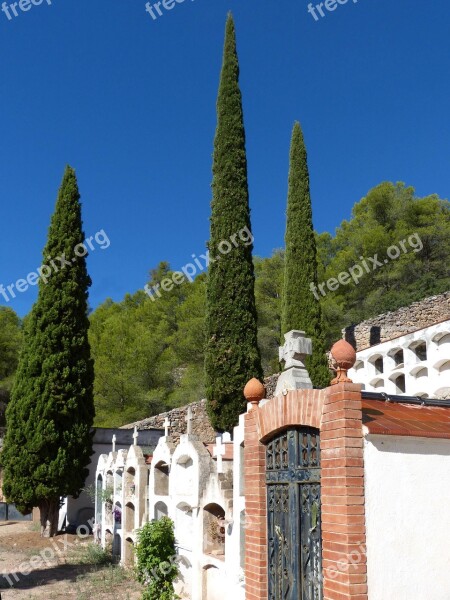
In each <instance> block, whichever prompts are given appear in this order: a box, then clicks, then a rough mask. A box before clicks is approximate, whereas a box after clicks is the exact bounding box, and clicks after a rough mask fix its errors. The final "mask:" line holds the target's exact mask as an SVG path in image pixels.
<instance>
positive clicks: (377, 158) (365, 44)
mask: <svg viewBox="0 0 450 600" xmlns="http://www.w3.org/2000/svg"><path fill="white" fill-rule="evenodd" d="M7 4H10V2H9V1H8V2H7ZM313 4H317V2H314V3H313ZM307 5H308V2H307V1H306V0H285V1H284V2H282V1H280V0H278V2H269V1H268V0H194V1H189V0H186V1H185V2H184V3H179V4H176V5H175V7H174V9H173V10H171V11H164V14H163V16H161V17H158V19H157V20H153V19H152V18H151V16H150V14H149V13H146V12H145V0H52V2H51V5H48V3H47V0H44V1H43V4H42V5H40V6H33V7H32V8H31V9H30V10H29V11H28V12H21V11H20V10H19V13H18V16H17V17H13V18H12V19H11V20H8V19H7V17H6V14H5V13H3V12H0V56H1V57H2V58H1V76H0V86H1V87H0V109H1V110H0V197H1V199H2V216H3V218H2V219H1V221H0V252H1V269H0V283H3V284H4V285H8V284H10V283H12V282H15V281H16V280H17V279H19V278H22V277H26V276H27V274H28V273H29V272H31V271H34V270H35V268H36V267H37V266H38V265H39V264H40V262H41V252H42V248H43V246H44V244H45V240H46V235H47V228H48V225H49V221H50V216H51V214H52V212H53V209H54V203H55V199H56V194H57V189H58V187H59V184H60V180H61V177H62V174H63V170H64V166H65V164H66V163H69V164H71V165H72V166H73V167H74V168H75V169H76V171H77V175H78V180H79V185H80V191H81V194H82V201H83V215H84V227H85V232H86V234H87V235H93V234H94V233H95V232H97V231H98V230H100V229H104V230H105V231H106V233H107V235H108V237H109V239H110V241H111V245H110V247H109V248H108V249H106V250H100V249H97V250H96V251H94V252H92V253H91V256H90V257H89V258H88V265H89V271H90V274H91V277H92V279H93V286H92V288H91V293H90V303H91V305H92V306H93V307H95V306H97V305H98V304H99V303H100V302H102V301H103V300H104V299H105V298H107V297H112V298H114V299H115V300H120V299H121V298H122V297H123V295H124V294H125V293H126V292H134V291H135V290H137V289H138V288H139V287H143V285H144V284H145V282H146V281H147V274H148V272H149V270H150V269H151V268H153V267H155V266H156V265H157V264H158V263H159V262H160V261H161V260H168V261H169V262H170V263H171V265H172V267H173V268H180V267H181V266H183V265H184V264H186V263H187V262H189V260H190V257H191V255H192V254H193V253H195V254H197V255H198V254H200V253H202V252H203V251H204V248H205V242H206V240H207V238H208V228H209V214H210V207H209V202H210V199H211V192H210V183H211V162H212V156H211V155H212V148H213V138H214V130H215V123H216V117H215V102H216V95H217V87H218V79H219V72H220V65H221V58H222V43H223V34H224V25H225V18H226V13H227V11H228V10H229V9H231V10H232V12H233V14H234V17H235V21H236V28H237V36H238V52H239V58H240V65H241V88H242V92H243V100H244V114H245V125H246V133H247V151H248V163H249V182H250V201H251V208H252V223H253V230H254V235H255V253H257V254H259V255H261V256H268V255H269V254H270V253H271V252H272V250H273V249H274V248H277V247H280V246H282V245H283V237H284V227H285V204H286V188H287V172H288V152H289V141H290V134H291V129H292V124H293V122H294V120H296V119H297V120H299V121H300V122H301V124H302V127H303V130H304V135H305V139H306V143H307V148H308V154H309V167H310V175H311V189H312V201H313V211H314V223H315V227H316V229H317V230H319V231H324V230H328V231H334V229H335V227H336V226H338V225H339V223H340V222H341V221H342V220H343V219H344V218H348V217H349V216H350V211H351V207H352V206H353V204H354V203H355V202H356V201H358V200H359V199H360V198H361V197H363V196H364V195H365V194H366V193H367V191H368V190H369V189H370V188H371V187H373V186H374V185H376V184H378V183H380V182H381V181H384V180H394V181H404V182H406V183H407V184H409V185H412V186H414V187H415V188H416V192H417V194H418V195H426V194H430V193H438V194H439V195H440V196H441V197H444V198H448V197H449V195H450V194H449V187H450V169H449V158H450V136H449V132H450V111H449V104H450V103H449V97H450V84H449V72H450V36H449V35H448V23H449V20H450V19H449V18H450V3H449V2H448V0H434V2H423V1H421V2H419V1H418V0H376V1H375V0H359V1H358V2H357V3H353V1H352V0H349V2H348V3H347V4H345V5H337V7H336V10H334V12H327V11H325V17H321V18H320V19H319V20H318V21H315V20H314V18H313V17H312V16H311V15H310V14H309V13H308V12H307ZM35 292H36V288H32V289H31V290H28V291H27V292H24V293H22V294H19V295H18V297H17V298H16V299H14V300H11V301H10V302H9V303H7V302H6V301H4V300H2V298H1V297H0V303H2V304H4V305H8V306H11V307H12V308H14V309H15V310H16V311H17V312H18V313H19V314H20V315H24V314H26V313H27V312H28V311H29V309H30V308H31V305H32V303H33V302H34V301H35V297H36V294H35Z"/></svg>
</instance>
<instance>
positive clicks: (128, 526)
mask: <svg viewBox="0 0 450 600" xmlns="http://www.w3.org/2000/svg"><path fill="white" fill-rule="evenodd" d="M135 514H136V509H135V506H134V504H133V503H132V502H127V504H126V505H125V509H124V515H123V516H122V519H123V529H124V531H127V532H130V531H133V529H134V519H135Z"/></svg>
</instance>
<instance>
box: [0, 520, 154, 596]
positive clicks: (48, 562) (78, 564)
mask: <svg viewBox="0 0 450 600" xmlns="http://www.w3.org/2000/svg"><path fill="white" fill-rule="evenodd" d="M90 544H92V538H91V537H88V538H86V539H85V540H82V539H81V538H79V537H77V536H76V535H66V534H62V535H58V536H57V537H55V538H53V539H52V540H49V539H44V538H41V537H40V535H39V532H38V531H36V530H35V527H34V526H33V524H31V523H29V522H27V523H14V522H3V523H0V593H1V595H0V598H1V600H35V599H44V598H45V600H63V599H64V600H67V599H68V598H69V599H72V600H109V599H111V598H113V599H114V600H139V598H140V597H141V595H142V588H141V586H140V585H139V584H138V583H136V581H135V580H134V578H133V575H132V574H131V573H130V572H129V571H125V570H124V569H122V568H120V567H117V566H113V565H106V566H100V565H97V564H93V562H95V561H92V560H91V557H90V555H89V552H88V550H89V547H88V546H89V545H90Z"/></svg>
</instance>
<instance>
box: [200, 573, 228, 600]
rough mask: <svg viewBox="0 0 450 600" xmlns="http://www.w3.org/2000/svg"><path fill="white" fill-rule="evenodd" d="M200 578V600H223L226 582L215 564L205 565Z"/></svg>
mask: <svg viewBox="0 0 450 600" xmlns="http://www.w3.org/2000/svg"><path fill="white" fill-rule="evenodd" d="M202 579H203V586H202V587H203V594H202V600H223V598H224V590H225V589H226V587H225V583H226V582H225V580H224V576H223V574H222V573H221V571H220V570H219V569H218V568H217V567H216V566H215V565H206V566H205V567H204V568H203V578H202Z"/></svg>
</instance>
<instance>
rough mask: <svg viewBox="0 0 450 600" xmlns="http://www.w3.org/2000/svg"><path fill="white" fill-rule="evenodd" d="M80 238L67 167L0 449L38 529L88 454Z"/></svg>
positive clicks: (8, 487)
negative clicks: (36, 517)
mask: <svg viewBox="0 0 450 600" xmlns="http://www.w3.org/2000/svg"><path fill="white" fill-rule="evenodd" d="M83 240H84V235H83V227H82V220H81V205H80V195H79V192H78V185H77V180H76V177H75V172H74V171H73V169H71V168H70V167H67V168H66V171H65V173H64V178H63V181H62V185H61V188H60V190H59V195H58V199H57V202H56V210H55V213H54V215H53V217H52V220H51V224H50V229H49V235H48V241H47V245H46V246H45V249H44V253H43V264H44V265H46V266H48V267H49V269H48V270H44V269H43V273H44V275H45V274H46V273H48V271H49V270H50V269H51V271H52V273H51V275H49V277H48V279H47V278H45V280H44V279H43V278H41V279H40V280H39V295H38V300H37V302H36V303H35V305H34V306H33V308H32V311H31V314H30V316H29V317H28V319H27V324H26V327H25V336H24V345H23V351H22V354H21V356H20V360H19V366H18V371H17V375H16V380H15V385H14V387H13V391H12V397H11V402H10V404H9V406H8V409H7V413H6V423H7V431H6V437H5V442H4V448H3V451H2V455H1V462H2V466H3V471H4V482H3V490H4V492H5V495H6V496H7V498H8V500H9V501H10V502H15V503H16V505H17V507H18V509H19V510H20V511H21V512H24V513H25V512H29V511H30V510H31V509H32V508H33V507H36V506H37V507H39V508H40V514H41V534H42V535H50V536H53V535H55V533H56V531H57V526H58V511H59V501H60V497H62V496H69V495H72V496H77V495H78V494H79V492H80V490H81V489H82V487H83V485H84V482H85V479H86V476H87V473H88V470H87V468H86V467H87V465H88V464H89V462H90V456H91V455H92V437H93V436H92V432H91V428H92V424H93V419H94V403H93V380H94V371H93V363H92V360H91V357H90V347H89V342H88V327H89V321H88V316H87V310H88V307H87V297H88V288H89V286H90V285H91V280H90V277H89V275H88V273H87V269H86V260H85V254H86V250H85V248H84V246H83V245H82V242H83ZM65 261H67V262H65ZM68 263H70V264H68Z"/></svg>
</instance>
